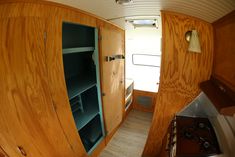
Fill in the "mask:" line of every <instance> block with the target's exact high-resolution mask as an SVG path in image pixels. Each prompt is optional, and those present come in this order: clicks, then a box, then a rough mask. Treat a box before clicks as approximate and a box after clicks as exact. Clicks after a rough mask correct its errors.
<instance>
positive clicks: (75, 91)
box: [66, 76, 96, 99]
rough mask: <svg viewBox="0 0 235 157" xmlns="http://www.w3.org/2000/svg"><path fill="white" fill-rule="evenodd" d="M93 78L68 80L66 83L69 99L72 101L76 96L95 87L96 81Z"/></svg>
mask: <svg viewBox="0 0 235 157" xmlns="http://www.w3.org/2000/svg"><path fill="white" fill-rule="evenodd" d="M92 78H93V77H79V76H74V77H72V78H70V79H68V80H67V81H66V82H67V90H68V95H69V99H72V98H74V97H75V96H77V95H79V94H81V93H82V92H84V91H86V90H87V89H90V88H91V87H93V86H95V85H96V80H95V79H92Z"/></svg>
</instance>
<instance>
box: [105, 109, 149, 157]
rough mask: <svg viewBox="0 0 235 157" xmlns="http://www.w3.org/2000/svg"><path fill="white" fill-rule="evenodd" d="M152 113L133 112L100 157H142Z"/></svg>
mask: <svg viewBox="0 0 235 157" xmlns="http://www.w3.org/2000/svg"><path fill="white" fill-rule="evenodd" d="M151 120H152V113H146V112H140V111H137V110H132V111H131V112H130V113H129V115H128V117H127V119H126V120H125V122H124V123H123V124H122V125H121V127H120V128H119V129H118V131H117V132H116V133H115V135H114V136H113V138H112V139H111V141H110V142H109V144H108V145H107V147H106V148H105V149H104V150H103V151H102V152H101V154H100V157H141V154H142V152H143V149H144V145H145V141H146V139H147V135H148V131H149V128H150V124H151Z"/></svg>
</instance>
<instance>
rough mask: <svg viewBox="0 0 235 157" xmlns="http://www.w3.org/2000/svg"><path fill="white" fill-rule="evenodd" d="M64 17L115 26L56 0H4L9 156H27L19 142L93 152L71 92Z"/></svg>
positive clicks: (3, 139) (53, 152)
mask: <svg viewBox="0 0 235 157" xmlns="http://www.w3.org/2000/svg"><path fill="white" fill-rule="evenodd" d="M62 21H67V22H73V23H79V24H82V25H87V26H92V27H96V26H97V25H96V23H97V22H103V23H105V24H106V25H107V26H111V25H110V24H108V23H106V22H104V21H103V20H101V19H100V18H96V17H93V16H91V15H90V14H87V13H85V12H84V11H80V10H77V9H74V8H71V7H66V6H63V5H59V4H54V3H51V2H46V1H29V0H25V1H18V0H15V1H13V0H9V1H5V2H3V1H1V2H0V23H1V25H0V30H1V34H0V37H1V38H0V41H1V42H0V50H1V54H0V55H1V57H0V64H1V66H0V72H1V74H2V75H1V76H0V81H1V82H4V83H2V84H0V87H1V91H0V93H1V94H0V97H1V102H0V106H1V110H0V119H1V120H0V144H1V146H2V148H3V150H4V151H6V153H7V154H9V156H14V157H18V156H21V152H20V151H19V148H17V147H18V146H19V147H20V148H21V147H23V148H22V149H24V150H25V151H26V152H27V156H33V157H38V156H43V157H60V156H61V157H62V156H63V157H67V156H68V157H74V156H76V157H83V156H86V155H87V154H86V152H85V150H84V148H83V145H82V143H81V140H80V138H79V134H78V132H77V129H76V126H75V123H74V120H73V117H72V112H71V109H70V105H69V100H68V97H67V91H66V84H65V80H64V70H63V62H62ZM112 27H114V26H112ZM114 28H115V29H117V30H118V29H119V28H118V27H114ZM119 30H120V29H119ZM121 68H123V67H121ZM123 93H124V92H123Z"/></svg>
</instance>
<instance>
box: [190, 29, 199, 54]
mask: <svg viewBox="0 0 235 157" xmlns="http://www.w3.org/2000/svg"><path fill="white" fill-rule="evenodd" d="M188 50H189V51H191V52H197V53H201V45H200V42H199V38H198V33H197V31H196V30H192V34H191V37H190V41H189V47H188Z"/></svg>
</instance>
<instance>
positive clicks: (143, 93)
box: [133, 90, 157, 112]
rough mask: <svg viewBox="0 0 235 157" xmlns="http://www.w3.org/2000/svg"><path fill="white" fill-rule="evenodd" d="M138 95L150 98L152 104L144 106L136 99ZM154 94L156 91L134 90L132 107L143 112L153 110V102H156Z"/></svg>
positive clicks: (155, 94)
mask: <svg viewBox="0 0 235 157" xmlns="http://www.w3.org/2000/svg"><path fill="white" fill-rule="evenodd" d="M139 96H146V97H149V98H151V99H152V104H151V105H150V107H145V106H143V105H141V104H139V103H138V101H137V97H139ZM156 96H157V93H153V92H147V91H140V90H134V98H133V109H136V110H140V111H144V112H153V111H154V107H155V104H156Z"/></svg>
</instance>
